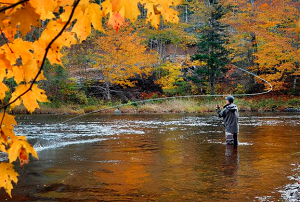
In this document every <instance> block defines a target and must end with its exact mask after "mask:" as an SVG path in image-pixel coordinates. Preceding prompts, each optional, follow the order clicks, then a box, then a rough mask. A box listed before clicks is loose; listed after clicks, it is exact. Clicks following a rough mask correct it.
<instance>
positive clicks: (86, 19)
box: [0, 0, 180, 196]
mask: <svg viewBox="0 0 300 202" xmlns="http://www.w3.org/2000/svg"><path fill="white" fill-rule="evenodd" d="M138 3H141V4H145V6H146V8H147V9H148V12H147V18H146V21H147V22H149V23H150V24H151V25H152V26H154V27H158V26H159V23H160V19H161V18H163V19H164V20H165V21H168V22H178V17H177V14H178V13H177V12H176V11H175V10H174V9H173V8H171V7H170V6H172V7H173V6H176V5H178V4H179V3H180V1H179V0H174V1H163V0H130V2H129V1H125V0H106V1H104V2H103V3H101V4H100V5H99V3H95V2H90V1H89V0H20V1H18V0H4V1H1V3H0V28H1V29H0V31H1V36H2V38H3V41H5V43H3V44H1V46H0V63H1V66H0V100H1V110H2V112H1V113H0V151H1V152H4V153H7V154H8V162H1V163H0V187H1V188H4V189H5V191H6V192H7V193H8V194H9V195H10V196H11V189H12V188H13V186H12V182H14V183H17V181H18V179H17V176H18V174H17V173H16V171H15V170H14V166H13V164H12V163H13V162H15V161H17V160H19V162H20V164H21V166H22V165H24V164H26V163H28V162H29V156H30V154H31V155H32V156H34V157H36V158H38V156H37V153H36V151H35V150H34V149H33V147H32V146H31V145H30V144H29V143H28V142H27V140H26V137H25V136H18V135H16V134H15V133H14V131H13V129H14V126H15V125H16V124H17V122H16V121H15V119H14V116H12V115H10V114H9V113H8V111H7V110H10V109H13V108H14V107H16V106H18V105H21V104H22V103H23V105H24V106H25V107H26V108H27V109H28V111H29V112H30V113H32V112H33V111H34V110H35V109H36V108H39V102H48V100H47V96H46V95H45V92H44V90H42V89H40V87H39V82H38V81H39V80H43V79H45V78H44V77H43V73H42V71H43V67H44V64H45V61H46V59H47V60H49V62H50V63H51V64H61V57H62V56H63V54H62V53H61V49H62V48H63V47H65V46H67V47H70V46H71V45H72V44H76V43H79V42H82V41H83V40H85V39H86V38H87V37H88V36H89V35H90V33H91V30H92V27H93V29H96V30H99V31H102V30H103V28H102V21H103V19H106V18H108V23H109V24H110V25H111V26H112V27H113V28H114V29H115V30H117V31H118V30H119V29H120V26H121V25H122V23H123V22H124V18H128V19H129V20H130V21H131V22H133V23H134V22H135V21H136V19H137V18H138V16H139V15H140V11H139V9H138ZM41 22H42V23H43V24H44V25H45V26H44V27H45V28H44V29H41V30H40V35H39V37H37V38H36V39H35V40H33V39H30V40H28V38H26V35H27V34H28V33H29V32H31V30H32V29H33V28H32V27H39V26H40V24H41ZM12 78H13V79H14V81H15V82H16V86H15V87H14V88H10V87H9V86H7V84H6V82H7V80H8V79H12ZM9 97H10V99H9Z"/></svg>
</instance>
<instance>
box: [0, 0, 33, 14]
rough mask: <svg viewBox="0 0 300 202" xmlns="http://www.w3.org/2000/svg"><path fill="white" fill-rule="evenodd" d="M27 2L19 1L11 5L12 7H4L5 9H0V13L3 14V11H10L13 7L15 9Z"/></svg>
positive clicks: (25, 0)
mask: <svg viewBox="0 0 300 202" xmlns="http://www.w3.org/2000/svg"><path fill="white" fill-rule="evenodd" d="M27 1H29V0H23V1H19V2H18V3H15V4H12V5H10V6H7V7H5V8H1V9H0V12H4V11H6V10H8V9H10V8H14V7H16V6H17V5H19V4H22V3H25V2H27Z"/></svg>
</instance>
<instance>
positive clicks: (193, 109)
mask: <svg viewBox="0 0 300 202" xmlns="http://www.w3.org/2000/svg"><path fill="white" fill-rule="evenodd" d="M216 103H219V104H223V103H224V100H223V99H222V98H205V99H203V98H202V99H173V100H164V101H155V102H145V103H138V104H137V103H134V102H131V103H127V104H125V105H124V106H122V107H120V110H121V111H122V113H131V114H132V113H133V114H134V113H159V114H162V113H207V112H214V111H215V106H216ZM235 103H236V104H237V105H238V107H239V110H240V111H243V112H271V111H275V112H300V98H297V97H294V98H289V99H274V98H264V97H261V98H260V99H253V98H248V99H247V98H243V99H236V102H235ZM120 104H121V103H119V102H116V103H97V104H92V105H78V104H67V105H64V104H60V105H59V106H53V104H51V103H50V104H42V105H41V108H40V109H37V110H36V111H35V112H34V114H59V115H80V114H84V113H89V112H93V111H98V110H100V111H99V113H114V111H115V109H116V108H115V107H116V106H117V105H120ZM12 113H14V114H27V113H28V112H27V110H26V109H25V107H23V106H18V107H16V108H15V109H14V110H12Z"/></svg>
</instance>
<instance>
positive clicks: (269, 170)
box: [0, 113, 300, 202]
mask: <svg viewBox="0 0 300 202" xmlns="http://www.w3.org/2000/svg"><path fill="white" fill-rule="evenodd" d="M68 118H70V117H69V116H54V115H28V116H18V117H17V121H18V124H19V125H18V126H16V129H15V132H16V133H17V134H18V135H26V136H27V137H28V139H29V142H30V143H32V144H33V145H34V147H35V149H36V150H37V151H38V155H39V158H40V159H39V160H35V159H31V162H30V164H29V165H26V166H24V167H22V168H17V170H18V172H19V174H20V177H19V182H18V185H16V186H15V189H14V190H13V192H12V195H13V198H12V199H9V198H8V197H7V195H6V194H5V193H4V191H3V190H1V191H0V199H1V201H6V200H8V201H10V200H11V201H230V202H233V201H284V200H289V201H293V199H292V198H288V197H290V192H289V189H291V188H290V187H291V186H293V185H295V183H297V180H298V177H299V175H298V170H299V165H300V164H299V160H300V155H298V153H297V152H299V151H300V114H292V113H279V114H275V113H264V114H257V113H251V114H246V113H245V114H243V113H242V114H241V115H240V134H239V142H240V144H239V146H238V148H234V147H231V146H226V145H225V144H224V143H223V142H224V133H223V126H222V121H221V120H220V119H219V118H217V117H216V116H215V115H191V114H164V115H157V114H143V115H142V114H137V115H125V114H124V115H123V114H122V115H90V116H86V117H82V118H81V119H78V120H74V121H72V122H69V123H65V124H62V122H63V121H65V120H66V119H68ZM16 166H17V165H16ZM17 167H18V166H17ZM295 201H296V199H295Z"/></svg>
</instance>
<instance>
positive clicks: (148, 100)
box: [61, 65, 273, 124]
mask: <svg viewBox="0 0 300 202" xmlns="http://www.w3.org/2000/svg"><path fill="white" fill-rule="evenodd" d="M232 66H234V67H235V68H237V69H239V70H241V71H243V72H246V73H248V74H250V75H252V76H254V77H256V78H258V79H260V80H261V81H263V82H265V83H266V84H268V85H269V87H270V88H269V90H267V91H263V92H260V93H242V94H231V95H232V96H235V97H244V96H256V95H263V94H267V93H269V92H271V91H272V90H273V86H272V84H271V83H270V82H268V81H267V80H265V79H263V78H261V77H260V76H258V75H256V74H254V73H252V72H249V71H248V70H245V69H243V68H240V67H238V66H235V65H232ZM228 95H229V94H218V95H183V96H172V97H163V98H153V99H146V100H138V101H134V102H130V103H125V104H119V105H114V106H111V107H107V108H103V109H99V110H95V111H92V112H88V113H85V114H82V115H79V116H76V117H74V118H70V119H68V120H66V121H64V122H61V123H63V124H64V123H67V122H70V121H72V120H75V119H78V118H81V117H83V116H87V115H89V114H95V113H98V112H101V111H105V110H109V109H114V108H119V107H123V106H128V105H132V104H138V103H145V102H152V101H159V100H170V99H177V98H196V97H224V96H228Z"/></svg>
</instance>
